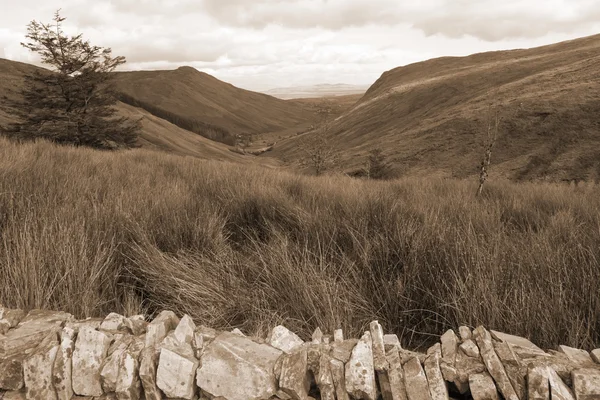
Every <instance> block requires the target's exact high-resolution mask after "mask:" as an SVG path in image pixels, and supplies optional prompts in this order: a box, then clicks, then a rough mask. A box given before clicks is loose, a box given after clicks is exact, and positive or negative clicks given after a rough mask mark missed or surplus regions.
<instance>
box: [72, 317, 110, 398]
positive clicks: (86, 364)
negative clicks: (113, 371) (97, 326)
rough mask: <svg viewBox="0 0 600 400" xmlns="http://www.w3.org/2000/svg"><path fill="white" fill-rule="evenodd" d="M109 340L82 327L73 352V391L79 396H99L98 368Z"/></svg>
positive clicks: (90, 329) (99, 333) (100, 391)
mask: <svg viewBox="0 0 600 400" xmlns="http://www.w3.org/2000/svg"><path fill="white" fill-rule="evenodd" d="M110 342H111V339H110V337H109V336H108V335H106V334H105V333H103V332H100V331H97V330H94V329H92V328H90V327H88V326H83V327H81V328H80V330H79V334H78V335H77V341H76V342H75V350H74V351H73V373H72V382H73V391H74V392H75V394H78V395H80V396H101V395H102V393H103V391H102V385H101V381H100V368H101V366H102V363H103V362H104V360H105V358H106V356H107V353H108V348H109V347H110Z"/></svg>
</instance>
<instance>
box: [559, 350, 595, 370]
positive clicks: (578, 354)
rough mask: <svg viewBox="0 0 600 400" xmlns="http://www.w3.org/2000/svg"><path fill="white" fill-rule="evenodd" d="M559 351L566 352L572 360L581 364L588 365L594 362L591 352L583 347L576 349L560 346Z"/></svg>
mask: <svg viewBox="0 0 600 400" xmlns="http://www.w3.org/2000/svg"><path fill="white" fill-rule="evenodd" d="M558 351H560V352H561V353H563V354H566V356H567V357H569V359H570V360H571V361H573V362H574V363H577V364H580V365H581V366H588V365H590V364H592V363H593V362H594V360H592V357H591V356H590V353H588V352H587V351H585V350H582V349H576V348H573V347H569V346H558Z"/></svg>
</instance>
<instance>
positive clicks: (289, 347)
mask: <svg viewBox="0 0 600 400" xmlns="http://www.w3.org/2000/svg"><path fill="white" fill-rule="evenodd" d="M267 342H268V343H269V344H270V345H271V346H273V347H275V348H276V349H279V350H281V351H283V352H285V353H288V354H289V353H291V352H292V351H293V350H294V349H295V348H297V347H299V346H302V344H303V343H304V341H303V340H302V339H300V338H299V337H298V335H296V334H295V333H294V332H292V331H290V330H289V329H288V328H286V327H285V326H283V325H278V326H276V327H275V328H273V330H272V331H271V334H270V335H269V338H268V339H267Z"/></svg>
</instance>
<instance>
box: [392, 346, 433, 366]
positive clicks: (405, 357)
mask: <svg viewBox="0 0 600 400" xmlns="http://www.w3.org/2000/svg"><path fill="white" fill-rule="evenodd" d="M398 354H400V362H401V363H402V365H404V364H406V363H407V362H408V361H410V360H411V359H413V358H416V359H418V360H419V362H420V363H421V364H423V363H424V362H425V359H426V358H427V355H426V354H423V353H418V352H416V351H410V350H406V349H399V350H398Z"/></svg>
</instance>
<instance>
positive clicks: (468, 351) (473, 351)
mask: <svg viewBox="0 0 600 400" xmlns="http://www.w3.org/2000/svg"><path fill="white" fill-rule="evenodd" d="M459 348H460V350H461V351H462V352H463V354H465V355H466V356H468V357H475V358H479V347H477V345H476V344H475V342H473V341H472V340H471V339H467V340H465V341H464V342H462V343H461V344H460V347H459Z"/></svg>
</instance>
